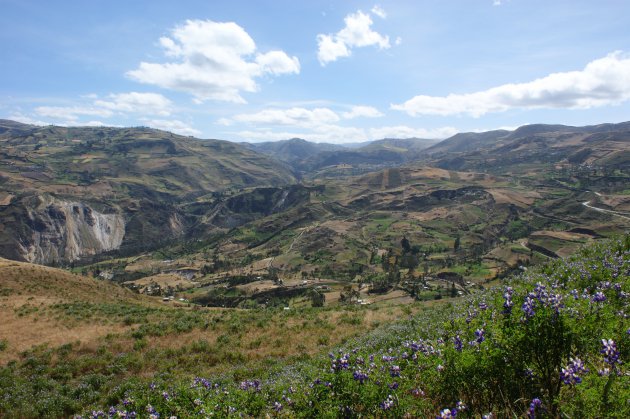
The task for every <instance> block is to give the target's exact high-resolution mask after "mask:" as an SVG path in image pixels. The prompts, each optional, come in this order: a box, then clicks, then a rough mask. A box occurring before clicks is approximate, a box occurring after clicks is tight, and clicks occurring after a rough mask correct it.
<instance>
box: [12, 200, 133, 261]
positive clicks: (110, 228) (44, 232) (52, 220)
mask: <svg viewBox="0 0 630 419" xmlns="http://www.w3.org/2000/svg"><path fill="white" fill-rule="evenodd" d="M31 200H38V201H39V202H38V204H37V205H24V207H23V208H22V211H21V215H22V217H23V218H22V217H20V218H22V219H20V220H16V221H18V222H19V223H20V224H21V226H20V227H21V228H20V229H19V230H20V233H21V234H19V235H18V236H17V237H15V240H16V243H15V244H16V248H17V249H16V250H17V253H18V256H19V257H20V259H24V260H26V261H28V262H32V263H40V264H54V263H61V262H73V261H76V260H79V259H81V258H84V257H88V256H93V255H96V254H99V253H103V252H107V251H111V250H116V249H118V248H120V245H121V244H122V241H123V238H124V236H125V219H124V216H123V215H122V214H121V213H120V212H119V211H117V210H116V209H114V208H102V209H100V210H97V209H95V208H93V207H92V206H90V205H88V204H85V203H81V202H72V201H65V200H62V199H59V198H54V197H50V196H39V197H37V198H32V199H31Z"/></svg>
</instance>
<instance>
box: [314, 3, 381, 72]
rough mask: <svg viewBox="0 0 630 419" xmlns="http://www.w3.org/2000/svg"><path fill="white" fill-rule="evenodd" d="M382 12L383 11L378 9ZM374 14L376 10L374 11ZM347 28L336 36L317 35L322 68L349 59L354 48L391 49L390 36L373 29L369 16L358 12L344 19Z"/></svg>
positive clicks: (318, 55) (318, 53) (318, 56)
mask: <svg viewBox="0 0 630 419" xmlns="http://www.w3.org/2000/svg"><path fill="white" fill-rule="evenodd" d="M377 10H380V11H382V9H380V8H379V9H377ZM372 12H373V13H374V9H372ZM344 22H345V26H344V28H343V29H341V30H340V31H339V32H337V33H336V34H328V35H324V34H319V35H317V48H318V50H317V58H318V59H319V62H320V64H321V65H322V66H324V65H326V64H327V63H329V62H332V61H336V60H337V59H338V58H341V57H348V56H349V55H350V54H351V53H352V51H351V50H352V48H354V47H367V46H371V45H376V46H378V47H379V48H380V49H387V48H390V47H391V45H390V43H389V36H386V35H385V36H383V35H381V34H380V33H378V32H375V31H373V30H372V29H371V26H372V23H373V22H372V18H371V17H370V15H369V14H366V13H363V12H362V11H360V10H359V11H357V12H356V13H351V14H349V15H347V16H346V17H345V18H344Z"/></svg>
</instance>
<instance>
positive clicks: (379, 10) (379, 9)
mask: <svg viewBox="0 0 630 419" xmlns="http://www.w3.org/2000/svg"><path fill="white" fill-rule="evenodd" d="M370 11H371V12H372V14H373V15H374V16H378V17H380V18H381V19H385V18H386V17H387V13H385V10H383V8H382V7H381V6H379V5H378V4H377V5H375V6H374V7H372V10H370Z"/></svg>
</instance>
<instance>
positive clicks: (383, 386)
mask: <svg viewBox="0 0 630 419" xmlns="http://www.w3.org/2000/svg"><path fill="white" fill-rule="evenodd" d="M629 277H630V236H626V237H625V238H623V239H621V240H616V241H605V242H600V243H596V244H594V245H592V246H590V247H587V248H584V249H583V250H581V251H580V252H579V253H578V254H576V255H575V256H573V257H570V258H567V259H560V260H555V261H553V262H551V263H549V264H547V265H545V266H543V267H541V268H539V269H537V270H532V271H529V272H525V273H524V274H523V275H521V276H519V277H513V278H511V279H508V280H507V281H506V282H505V284H503V285H502V286H500V287H497V288H495V289H490V290H487V291H485V292H483V293H479V294H476V295H475V296H473V297H469V298H467V299H466V300H461V301H460V302H459V303H458V304H456V305H454V304H440V305H439V306H437V307H425V308H424V309H422V310H421V311H419V312H417V313H412V311H411V310H407V313H408V314H409V317H408V319H407V320H404V321H400V322H398V323H396V324H393V325H384V326H381V327H377V328H375V329H374V330H372V331H370V332H367V330H366V331H365V332H364V335H363V336H361V337H358V338H356V339H351V340H345V342H344V341H341V343H338V344H337V345H338V346H337V349H335V350H333V351H332V352H330V355H329V356H328V357H327V356H325V355H323V354H322V355H321V356H315V357H311V356H297V357H289V358H286V359H285V361H281V360H280V361H278V358H276V362H270V360H271V359H272V357H269V358H266V359H265V358H263V359H261V360H259V363H258V364H255V363H251V364H249V365H247V359H248V357H247V356H246V355H245V354H244V348H243V345H242V344H241V343H239V342H242V341H247V339H248V336H249V334H250V333H251V330H255V329H249V330H247V329H244V328H246V327H251V326H247V325H248V324H251V323H253V322H256V321H257V320H256V319H266V320H264V321H266V322H267V323H266V324H267V326H265V325H263V329H266V328H267V327H268V326H269V327H270V328H272V327H271V326H272V325H273V324H275V323H274V320H273V318H274V316H280V317H282V316H284V315H286V313H282V312H274V313H276V314H269V313H268V312H266V311H265V310H252V311H238V310H230V311H224V313H229V314H221V316H216V317H214V315H213V316H212V317H205V316H204V317H199V319H201V318H203V319H204V320H205V321H207V320H211V319H214V320H211V321H210V324H209V325H208V328H211V327H214V326H211V324H213V323H214V324H217V325H218V326H217V327H222V326H221V323H222V320H216V319H217V318H218V319H221V318H222V317H223V318H224V320H228V322H229V323H230V324H231V326H230V327H233V329H231V330H230V329H228V330H225V332H224V333H223V334H222V336H223V337H219V338H218V339H217V342H216V343H213V342H210V341H205V343H204V341H203V340H197V341H194V342H192V343H191V344H189V345H182V346H181V347H180V348H179V349H175V348H172V347H171V348H166V349H164V346H162V349H161V350H158V347H157V346H159V345H156V344H157V342H158V341H157V340H156V341H152V342H151V343H150V344H149V342H148V340H147V339H149V338H150V337H151V333H149V332H150V331H149V330H147V329H144V333H145V335H144V336H142V337H140V339H137V340H136V343H135V344H133V347H131V348H130V347H125V346H124V343H123V341H116V340H115V339H113V340H111V341H110V342H111V343H110V344H109V345H104V346H102V347H100V348H99V349H98V350H97V352H96V353H95V354H91V356H90V357H87V358H86V357H84V356H83V357H82V355H81V354H77V353H73V350H72V349H73V348H72V347H68V346H65V347H62V348H59V349H55V350H39V351H37V350H35V351H32V352H30V353H28V354H25V355H24V358H23V359H22V360H20V361H18V362H13V363H10V364H8V365H7V366H6V367H4V368H3V369H2V370H1V371H0V393H1V394H2V395H3V396H2V398H0V414H2V415H6V416H15V415H18V416H43V415H49V416H63V415H69V414H72V413H74V412H77V411H81V410H83V411H84V412H85V414H86V415H88V416H99V415H100V416H101V417H106V416H115V415H120V416H125V415H126V416H127V417H129V416H134V415H138V416H142V417H145V416H146V417H148V416H149V415H151V414H156V415H157V414H159V415H160V417H164V416H166V417H169V416H171V415H176V416H178V417H192V416H199V415H202V416H209V415H213V416H218V417H230V416H233V417H237V416H241V415H245V416H253V417H261V416H266V415H271V416H286V417H359V416H378V417H403V416H405V415H409V416H411V417H432V416H433V417H435V416H441V417H452V416H454V413H455V412H456V413H457V416H458V417H480V416H482V415H486V414H490V413H492V414H494V415H495V417H508V416H515V417H518V416H529V417H534V416H537V417H619V418H622V417H628V415H629V414H630V402H629V400H630V380H629V378H628V368H627V366H626V363H627V360H628V359H629V357H630V321H629V320H628V319H627V316H628V314H627V312H628V302H629V299H630V297H629V296H630V282H629V281H628V279H629ZM162 310H165V309H162ZM357 310H358V311H357ZM361 310H362V311H361ZM370 310H371V309H354V310H351V311H348V312H346V313H345V314H342V315H341V316H340V317H337V318H336V319H335V318H334V317H333V316H332V315H331V313H334V312H331V311H330V310H329V311H323V312H320V311H317V310H314V309H304V310H303V311H300V312H299V313H298V311H297V310H296V311H295V313H296V314H297V317H290V316H287V317H285V318H283V321H284V322H285V323H286V324H293V323H296V325H297V327H295V328H294V329H293V330H294V331H295V335H294V334H292V333H285V334H284V335H278V336H277V337H279V338H281V339H282V340H285V341H289V342H290V344H291V345H292V346H299V344H300V342H302V341H301V340H300V339H301V337H302V336H306V335H307V333H300V332H298V331H299V330H300V329H304V328H307V329H308V327H309V325H310V323H311V321H310V320H309V319H313V318H315V317H316V318H317V319H319V320H317V319H315V320H313V324H316V323H317V322H321V321H323V319H322V318H321V317H319V316H320V314H324V315H325V317H324V318H326V317H328V318H330V319H331V321H330V329H329V330H328V331H326V332H325V331H324V330H315V329H313V330H310V331H309V333H308V334H318V335H319V336H324V335H329V336H330V337H331V338H332V337H334V336H336V335H338V333H339V332H338V330H339V331H342V330H343V325H344V324H351V323H353V322H354V323H362V317H361V315H367V314H368V313H370ZM170 313H171V315H170V316H169V315H164V316H163V317H162V318H161V320H160V322H161V323H160V322H158V323H157V324H161V325H162V330H163V331H164V334H165V335H167V336H169V337H170V341H171V342H172V341H173V339H179V338H177V337H175V336H176V335H177V332H176V330H177V326H176V325H177V324H179V325H180V326H179V327H184V328H185V326H184V325H185V324H188V325H189V326H188V327H189V328H190V329H189V331H191V330H197V328H199V326H198V325H197V324H196V321H197V320H195V319H198V317H195V316H197V314H194V313H195V312H193V311H188V312H186V311H185V310H172V311H171V312H170ZM234 313H247V314H234ZM398 315H399V316H400V315H401V313H400V312H399V313H398ZM182 316H186V320H184V317H182ZM199 316H201V315H199ZM226 316H227V319H225V317H226ZM239 316H240V317H239ZM293 316H295V315H293ZM175 318H176V319H177V321H173V319H175ZM297 319H303V321H305V323H301V324H300V323H299V322H297ZM344 319H346V320H344ZM352 319H354V320H352ZM224 320H223V321H224ZM146 323H147V324H153V325H155V323H152V322H149V321H147V322H146ZM275 327H276V329H275V330H276V331H277V330H282V328H280V327H279V326H275ZM289 328H290V329H291V326H289ZM338 328H339V329H338ZM201 329H203V326H202V327H201ZM142 330H143V328H142V326H140V327H139V328H138V331H142ZM243 330H246V331H245V333H243V332H242V331H243ZM179 333H180V334H181V337H180V338H183V337H184V336H185V331H184V332H179ZM140 335H142V333H141V334H140ZM156 336H157V335H156ZM295 336H297V338H296V337H295ZM346 336H348V335H346ZM268 339H273V338H272V336H267V337H264V338H263V339H262V340H263V341H266V340H268ZM222 340H226V341H227V342H228V343H227V345H226V344H225V343H223V346H221V345H222V344H221V341H222ZM303 342H304V343H305V346H304V348H303V350H304V352H306V353H308V352H309V351H308V349H309V348H310V346H312V345H313V344H312V343H310V342H308V341H303ZM147 344H149V345H150V346H153V348H152V349H151V350H152V352H142V351H145V350H146V349H143V348H142V347H143V345H145V346H146V345H147ZM282 344H283V343H282V341H280V342H278V345H279V346H282ZM162 345H164V343H162ZM260 345H261V347H264V344H263V342H260ZM322 349H323V348H322ZM261 350H262V349H261ZM136 351H139V352H138V353H137V352H136ZM320 351H321V350H320ZM254 352H255V351H254ZM219 353H223V354H224V355H223V356H224V359H223V362H224V363H225V364H224V367H223V368H222V369H220V370H217V372H215V373H212V370H211V369H209V368H207V364H209V363H212V362H213V361H212V360H213V359H215V358H216V356H218V354H219ZM229 353H234V354H240V355H233V356H236V357H237V359H236V362H235V359H234V358H230V356H229V355H228V354H229ZM215 360H216V359H215ZM153 362H158V364H156V365H154V366H153V369H143V368H145V367H143V366H144V365H145V364H151V363H153ZM230 363H232V364H233V366H232V367H230V366H229V364H230ZM239 364H240V365H247V367H246V368H242V367H241V368H239V366H238V365H239ZM255 365H257V366H258V367H253V366H255ZM92 409H96V410H95V411H93V412H92ZM98 409H102V410H101V411H99V410H98ZM449 415H450V416H449Z"/></svg>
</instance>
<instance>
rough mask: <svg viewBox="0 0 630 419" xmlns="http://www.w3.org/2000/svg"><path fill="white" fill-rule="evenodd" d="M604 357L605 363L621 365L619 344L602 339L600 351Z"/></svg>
mask: <svg viewBox="0 0 630 419" xmlns="http://www.w3.org/2000/svg"><path fill="white" fill-rule="evenodd" d="M600 353H602V354H603V355H604V362H605V363H607V364H609V365H611V366H613V367H614V366H615V364H621V361H620V360H619V351H618V350H617V344H615V341H614V340H612V339H602V350H601V351H600Z"/></svg>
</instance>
